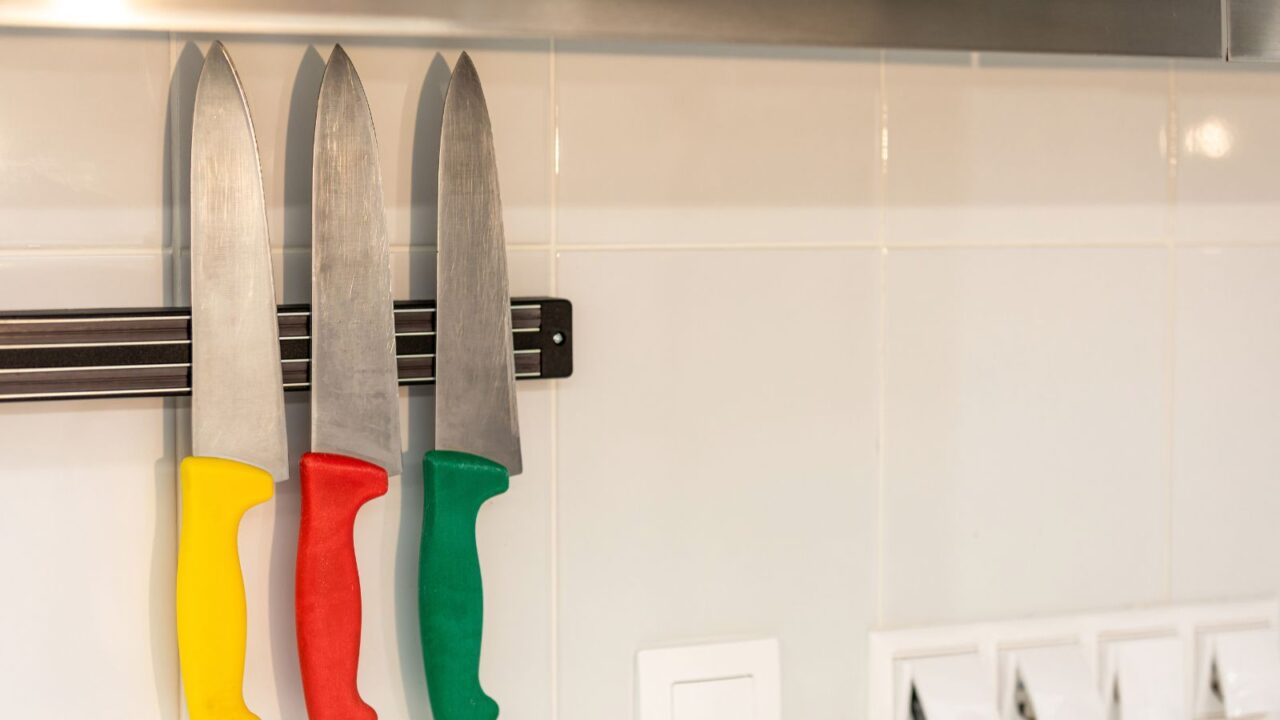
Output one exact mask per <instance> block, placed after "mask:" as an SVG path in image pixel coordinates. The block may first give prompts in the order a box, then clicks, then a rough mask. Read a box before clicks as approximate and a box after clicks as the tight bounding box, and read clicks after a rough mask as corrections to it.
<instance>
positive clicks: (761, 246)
mask: <svg viewBox="0 0 1280 720" xmlns="http://www.w3.org/2000/svg"><path fill="white" fill-rule="evenodd" d="M1171 246H1172V247H1176V248H1177V249H1196V248H1199V249H1211V250H1221V249H1227V248H1280V239H1276V240H1267V239H1263V240H1231V241H1227V242H1214V241H1203V240H1185V241H1180V242H1176V243H1173V244H1172V245H1171V243H1170V241H1169V239H1167V238H1162V239H1159V240H1150V241H1146V240H1142V241H1133V242H1115V241H1109V242H1098V243H1094V242H1081V243H1070V242H1032V243H1015V242H1007V243H1006V242H985V243H984V242H956V243H912V244H910V245H897V246H890V245H888V243H887V242H885V243H882V242H880V241H871V242H864V241H850V242H832V243H701V244H693V243H683V244H674V243H673V244H670V245H667V244H661V243H652V244H643V245H640V244H629V245H612V244H606V243H599V244H591V243H583V244H574V243H566V244H554V245H553V244H551V243H531V244H527V245H526V244H513V245H508V246H507V252H509V253H532V252H548V251H551V252H556V253H560V252H637V253H638V252H739V251H759V252H788V251H801V250H804V251H823V250H830V251H837V250H882V249H883V250H885V251H886V252H887V251H890V250H892V251H893V252H913V251H925V250H930V251H932V250H1144V249H1145V250H1157V249H1166V248H1169V247H1171ZM390 249H391V252H392V253H393V254H397V255H399V254H407V253H410V252H419V251H422V252H434V251H435V248H434V247H433V246H428V245H392V246H391V247H390ZM186 252H187V250H186V249H181V250H177V251H174V250H173V249H171V248H165V247H146V248H143V247H138V248H130V247H110V246H67V245H61V246H53V247H7V248H6V247H0V259H6V258H24V257H62V256H75V257H86V256H90V257H156V256H164V255H170V254H171V255H173V256H174V263H175V264H176V265H180V264H181V262H180V258H181V256H182V254H183V253H186ZM271 252H272V253H273V254H283V253H286V252H288V253H295V252H311V250H310V248H304V247H297V246H291V247H287V248H282V247H273V248H272V249H271Z"/></svg>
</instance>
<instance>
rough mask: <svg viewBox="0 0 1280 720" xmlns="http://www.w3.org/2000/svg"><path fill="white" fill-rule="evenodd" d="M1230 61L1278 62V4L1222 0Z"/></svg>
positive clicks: (1276, 0) (1266, 0) (1277, 0)
mask: <svg viewBox="0 0 1280 720" xmlns="http://www.w3.org/2000/svg"><path fill="white" fill-rule="evenodd" d="M1224 2H1226V3H1227V17H1228V18H1229V23H1228V26H1227V32H1228V37H1227V52H1228V55H1229V56H1230V58H1231V59H1232V60H1268V61H1272V62H1274V61H1277V60H1280V0H1224Z"/></svg>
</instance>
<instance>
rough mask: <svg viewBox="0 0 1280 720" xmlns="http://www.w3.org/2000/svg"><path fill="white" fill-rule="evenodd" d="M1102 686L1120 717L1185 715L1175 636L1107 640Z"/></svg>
mask: <svg viewBox="0 0 1280 720" xmlns="http://www.w3.org/2000/svg"><path fill="white" fill-rule="evenodd" d="M1105 647H1106V654H1105V655H1104V671H1103V672H1104V675H1103V678H1104V682H1105V685H1104V687H1105V688H1106V690H1107V693H1106V694H1107V702H1108V703H1109V704H1110V706H1111V707H1112V712H1113V714H1114V715H1115V716H1116V717H1119V718H1120V720H1178V719H1180V718H1185V717H1187V716H1188V712H1187V699H1186V696H1187V692H1186V688H1187V686H1186V684H1185V682H1184V681H1183V661H1182V658H1183V654H1182V647H1183V646H1182V640H1181V638H1178V637H1162V638H1147V639H1142V640H1116V641H1112V642H1108V643H1107V644H1106V646H1105Z"/></svg>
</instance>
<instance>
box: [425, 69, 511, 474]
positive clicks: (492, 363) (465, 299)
mask: <svg viewBox="0 0 1280 720" xmlns="http://www.w3.org/2000/svg"><path fill="white" fill-rule="evenodd" d="M439 185H440V190H439V208H438V217H439V220H438V222H439V225H438V227H437V241H436V242H437V244H438V245H439V258H438V262H437V271H436V272H437V275H436V283H437V285H436V448H437V449H440V450H459V451H463V452H468V453H472V454H474V455H479V456H481V457H485V458H488V459H490V460H493V461H494V462H497V463H500V464H502V465H504V466H506V468H507V471H508V472H509V473H511V474H512V475H517V474H519V473H520V471H521V468H522V462H521V458H520V427H519V424H518V422H517V417H516V387H515V362H514V357H513V354H512V348H511V344H512V343H511V297H510V292H509V290H508V286H507V252H506V242H505V240H504V238H503V232H502V201H501V200H500V199H499V196H498V167H497V162H496V159H495V156H494V149H493V131H492V129H491V127H490V125H489V111H488V108H487V107H486V106H485V101H484V91H483V90H481V88H480V78H479V76H478V75H477V74H476V69H475V66H474V65H473V64H472V62H471V58H470V57H468V56H467V54H466V53H463V54H462V57H461V58H459V60H458V66H457V67H456V68H454V71H453V79H452V80H450V82H449V91H448V93H446V95H445V101H444V123H443V125H442V126H441V130H440V183H439Z"/></svg>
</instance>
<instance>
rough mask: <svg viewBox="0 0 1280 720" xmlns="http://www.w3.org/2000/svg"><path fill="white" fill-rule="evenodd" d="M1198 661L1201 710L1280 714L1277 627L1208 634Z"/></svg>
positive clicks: (1243, 714) (1247, 714) (1240, 714)
mask: <svg viewBox="0 0 1280 720" xmlns="http://www.w3.org/2000/svg"><path fill="white" fill-rule="evenodd" d="M1198 665H1199V669H1198V671H1197V680H1196V695H1197V697H1198V698H1199V701H1198V703H1197V711H1198V712H1200V713H1201V714H1205V713H1222V714H1223V715H1225V716H1226V717H1228V718H1246V717H1247V718H1253V717H1271V716H1272V715H1273V714H1275V715H1280V636H1278V635H1277V633H1276V631H1275V630H1269V629H1268V630H1244V631H1237V632H1221V633H1213V634H1210V635H1207V636H1206V637H1205V643H1204V646H1203V648H1202V653H1201V657H1200V659H1199V661H1198Z"/></svg>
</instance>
